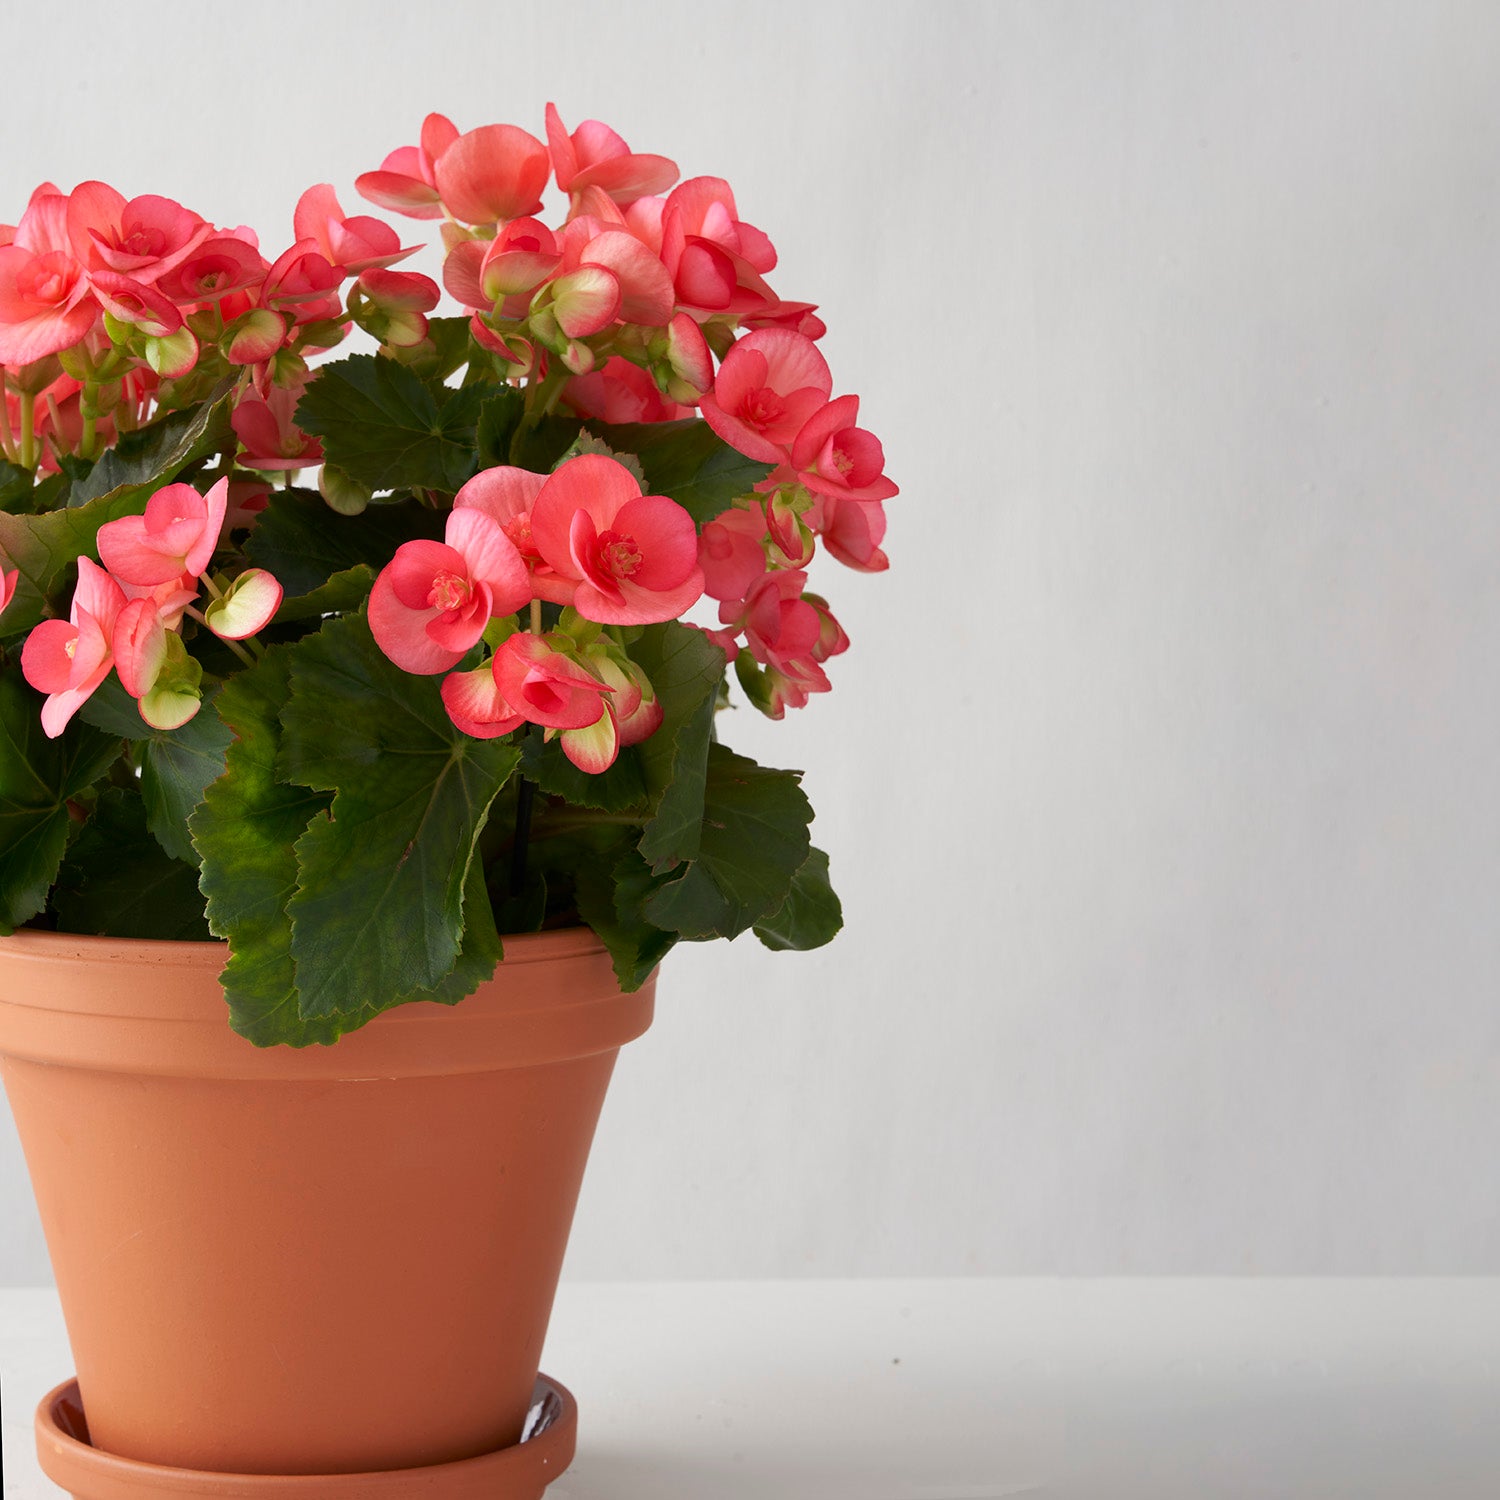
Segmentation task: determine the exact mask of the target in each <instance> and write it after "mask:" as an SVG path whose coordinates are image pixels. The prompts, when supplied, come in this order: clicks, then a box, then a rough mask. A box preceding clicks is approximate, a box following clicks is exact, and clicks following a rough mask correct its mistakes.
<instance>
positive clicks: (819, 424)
mask: <svg viewBox="0 0 1500 1500" xmlns="http://www.w3.org/2000/svg"><path fill="white" fill-rule="evenodd" d="M858 416H859V397H858V396H840V397H839V398H838V400H837V401H830V402H829V403H828V405H827V406H825V407H824V408H823V409H822V411H819V412H814V413H813V415H812V416H811V417H809V418H808V420H807V424H806V426H804V427H803V429H802V431H801V432H799V433H798V434H797V439H796V441H795V442H794V443H793V444H792V467H793V468H794V469H796V471H797V478H798V479H799V480H801V481H802V483H803V484H804V485H806V486H807V488H808V489H810V490H811V491H812V492H813V493H814V494H815V495H834V496H836V497H838V498H839V499H842V500H889V499H890V498H891V496H892V495H894V494H896V493H898V492H897V489H896V486H895V485H894V484H893V483H892V482H891V481H890V480H889V479H887V478H886V477H885V472H884V471H885V452H884V450H883V449H882V448H881V446H880V439H879V438H877V437H876V436H875V434H874V433H873V432H866V431H865V429H864V428H863V427H856V426H855V425H854V423H855V419H856V418H857V417H858Z"/></svg>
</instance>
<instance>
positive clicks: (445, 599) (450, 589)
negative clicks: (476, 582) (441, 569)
mask: <svg viewBox="0 0 1500 1500" xmlns="http://www.w3.org/2000/svg"><path fill="white" fill-rule="evenodd" d="M470 592H471V590H470V588H469V580H468V579H467V578H460V577H459V576H458V574H457V573H439V574H438V575H437V576H436V577H435V578H434V579H433V580H432V591H431V593H429V594H428V595H427V603H428V605H429V606H430V607H431V608H434V609H462V608H463V607H464V605H466V604H467V603H468V602H469V595H470Z"/></svg>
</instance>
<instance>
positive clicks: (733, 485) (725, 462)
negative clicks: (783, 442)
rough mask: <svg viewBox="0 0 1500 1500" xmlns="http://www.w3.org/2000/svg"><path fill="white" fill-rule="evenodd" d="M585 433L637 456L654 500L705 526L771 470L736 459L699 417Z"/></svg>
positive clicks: (598, 427) (596, 427)
mask: <svg viewBox="0 0 1500 1500" xmlns="http://www.w3.org/2000/svg"><path fill="white" fill-rule="evenodd" d="M588 425H589V427H590V428H591V429H592V430H593V431H594V432H595V433H597V434H598V435H599V436H600V437H601V438H603V439H604V441H605V442H606V443H608V444H609V446H610V447H611V448H614V449H616V450H621V451H625V452H629V453H634V454H636V455H637V456H638V457H639V458H640V461H641V468H642V469H643V470H644V471H645V475H646V488H647V490H648V491H649V493H651V494H653V495H669V496H670V497H671V498H672V499H673V500H675V501H676V502H677V503H678V504H679V505H680V506H682V508H683V509H684V510H685V511H687V512H688V514H689V515H691V516H692V518H693V520H694V521H696V522H697V524H698V529H699V530H700V531H701V530H702V529H703V527H704V525H705V524H706V523H707V522H709V521H712V520H713V518H714V517H715V516H717V515H719V514H721V513H722V512H723V511H726V510H728V509H729V507H730V505H731V504H732V503H733V502H734V501H735V500H736V499H737V498H738V497H739V496H741V495H749V494H751V493H753V491H754V489H755V486H756V485H757V484H759V483H760V481H761V480H762V479H764V478H765V477H766V476H767V475H768V474H770V472H771V470H772V468H773V465H771V464H763V463H758V462H757V461H756V460H755V459H753V458H746V457H745V455H744V454H743V453H737V452H736V451H735V450H734V449H733V448H731V447H730V446H729V444H728V443H726V442H725V441H724V440H723V438H721V437H720V436H719V435H718V433H716V432H715V431H714V430H713V428H712V427H710V426H709V425H708V423H707V422H705V421H703V420H702V419H701V418H699V417H688V418H686V419H685V420H683V421H681V422H639V423H629V424H626V423H621V424H619V425H614V426H612V425H610V424H608V423H604V422H590V423H589V424H588Z"/></svg>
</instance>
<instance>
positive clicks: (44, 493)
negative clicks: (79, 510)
mask: <svg viewBox="0 0 1500 1500" xmlns="http://www.w3.org/2000/svg"><path fill="white" fill-rule="evenodd" d="M68 487H69V481H68V476H67V475H66V474H49V475H48V476H47V477H46V478H45V479H43V480H42V481H41V482H40V483H39V484H33V482H32V476H31V474H30V473H29V472H28V471H27V470H25V469H22V468H19V467H17V465H15V464H5V463H0V510H4V511H9V512H10V513H11V514H12V515H14V516H36V515H40V514H41V513H42V512H43V511H47V510H55V509H56V508H57V507H58V506H59V505H66V504H67V495H68Z"/></svg>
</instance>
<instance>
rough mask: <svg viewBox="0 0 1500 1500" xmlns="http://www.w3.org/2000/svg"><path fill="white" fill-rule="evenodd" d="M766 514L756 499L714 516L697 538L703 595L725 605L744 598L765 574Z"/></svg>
mask: <svg viewBox="0 0 1500 1500" xmlns="http://www.w3.org/2000/svg"><path fill="white" fill-rule="evenodd" d="M765 543H766V513H765V507H764V506H763V505H762V504H761V503H760V502H759V501H758V500H757V501H755V502H754V503H753V504H752V505H750V506H748V507H745V508H742V507H739V506H736V507H735V508H734V509H732V510H726V511H724V512H723V513H722V514H721V515H718V516H715V517H714V519H713V520H712V521H710V522H709V523H708V524H707V525H706V526H704V528H703V531H702V533H701V535H700V536H699V537H698V565H699V567H701V568H702V569H703V592H704V593H706V594H707V595H709V597H710V598H713V599H718V600H720V601H724V602H728V601H734V600H739V599H743V598H744V597H745V595H746V594H748V593H749V592H750V588H751V585H752V584H754V583H755V581H756V580H757V579H758V578H759V577H760V576H761V574H763V573H764V572H765V571H766V546H765Z"/></svg>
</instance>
